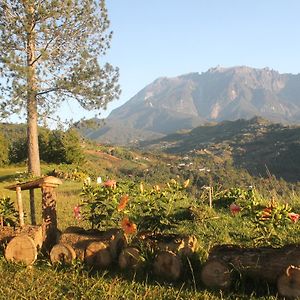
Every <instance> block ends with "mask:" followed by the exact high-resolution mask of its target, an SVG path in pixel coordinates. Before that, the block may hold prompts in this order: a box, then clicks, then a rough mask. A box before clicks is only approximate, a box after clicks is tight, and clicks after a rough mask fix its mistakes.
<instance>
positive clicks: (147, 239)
mask: <svg viewBox="0 0 300 300" xmlns="http://www.w3.org/2000/svg"><path fill="white" fill-rule="evenodd" d="M134 242H135V243H137V244H139V243H142V244H143V245H144V246H146V247H147V248H150V249H153V250H155V251H171V252H174V253H176V254H179V255H184V256H191V255H192V254H193V253H194V252H195V251H196V248H197V238H196V237H195V236H188V235H180V234H154V233H152V232H144V233H140V234H139V235H138V236H137V238H136V240H135V241H134Z"/></svg>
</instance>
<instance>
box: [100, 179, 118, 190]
mask: <svg viewBox="0 0 300 300" xmlns="http://www.w3.org/2000/svg"><path fill="white" fill-rule="evenodd" d="M103 185H104V186H105V187H109V188H112V189H115V188H116V187H117V182H116V181H115V180H107V181H105V182H104V183H103Z"/></svg>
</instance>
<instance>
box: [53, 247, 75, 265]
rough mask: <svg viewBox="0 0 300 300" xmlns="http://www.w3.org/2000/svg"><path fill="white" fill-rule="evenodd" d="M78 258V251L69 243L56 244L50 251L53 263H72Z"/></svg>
mask: <svg viewBox="0 0 300 300" xmlns="http://www.w3.org/2000/svg"><path fill="white" fill-rule="evenodd" d="M75 258H76V253H75V251H74V249H73V248H72V246H70V245H68V244H62V243H61V244H56V245H55V246H54V247H53V248H52V249H51V251H50V261H51V263H52V264H57V263H63V264H71V263H72V261H73V260H74V259H75Z"/></svg>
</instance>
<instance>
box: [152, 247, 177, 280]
mask: <svg viewBox="0 0 300 300" xmlns="http://www.w3.org/2000/svg"><path fill="white" fill-rule="evenodd" d="M153 271H154V274H156V275H157V276H159V277H161V278H164V279H167V280H172V281H176V280H177V279H179V277H180V275H181V274H182V262H181V259H180V257H179V256H178V255H177V254H175V253H173V252H171V251H161V252H160V253H158V254H157V255H156V257H155V259H154V263H153Z"/></svg>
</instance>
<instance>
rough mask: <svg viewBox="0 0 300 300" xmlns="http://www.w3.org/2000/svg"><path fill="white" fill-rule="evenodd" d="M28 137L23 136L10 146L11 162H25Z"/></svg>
mask: <svg viewBox="0 0 300 300" xmlns="http://www.w3.org/2000/svg"><path fill="white" fill-rule="evenodd" d="M27 153H28V151H27V139H26V138H25V137H22V138H20V139H18V140H16V141H14V142H12V144H11V145H10V147H9V161H10V162H11V163H19V162H23V161H24V160H26V159H27Z"/></svg>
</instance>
